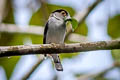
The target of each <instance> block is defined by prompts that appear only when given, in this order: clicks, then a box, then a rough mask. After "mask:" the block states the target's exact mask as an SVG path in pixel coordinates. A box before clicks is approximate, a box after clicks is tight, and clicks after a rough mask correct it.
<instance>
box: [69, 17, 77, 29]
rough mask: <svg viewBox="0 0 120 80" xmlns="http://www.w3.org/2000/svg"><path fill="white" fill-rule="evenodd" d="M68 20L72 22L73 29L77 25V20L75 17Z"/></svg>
mask: <svg viewBox="0 0 120 80" xmlns="http://www.w3.org/2000/svg"><path fill="white" fill-rule="evenodd" d="M68 21H70V22H71V24H72V29H73V31H74V30H75V29H76V28H77V27H78V21H77V20H76V19H74V18H71V19H70V20H68Z"/></svg>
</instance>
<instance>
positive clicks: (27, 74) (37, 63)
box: [21, 56, 44, 80]
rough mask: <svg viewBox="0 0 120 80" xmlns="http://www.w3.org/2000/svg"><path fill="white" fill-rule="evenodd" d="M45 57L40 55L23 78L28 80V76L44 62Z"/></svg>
mask: <svg viewBox="0 0 120 80" xmlns="http://www.w3.org/2000/svg"><path fill="white" fill-rule="evenodd" d="M43 58H44V57H43V56H40V57H39V58H38V61H37V62H35V64H34V65H32V68H31V69H30V70H29V72H27V73H26V74H25V75H24V76H23V78H22V79H21V80H26V79H28V78H29V77H30V75H31V74H32V73H33V72H34V71H35V69H36V68H37V67H38V66H39V65H40V64H41V63H42V61H43Z"/></svg>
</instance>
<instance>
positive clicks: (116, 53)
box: [112, 50, 120, 62]
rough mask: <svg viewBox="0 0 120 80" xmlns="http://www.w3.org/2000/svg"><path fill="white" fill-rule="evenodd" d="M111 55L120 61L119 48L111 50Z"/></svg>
mask: <svg viewBox="0 0 120 80" xmlns="http://www.w3.org/2000/svg"><path fill="white" fill-rule="evenodd" d="M112 57H113V59H114V60H115V61H117V62H120V50H112Z"/></svg>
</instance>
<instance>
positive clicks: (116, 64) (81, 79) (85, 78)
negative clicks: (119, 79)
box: [77, 62, 120, 80]
mask: <svg viewBox="0 0 120 80" xmlns="http://www.w3.org/2000/svg"><path fill="white" fill-rule="evenodd" d="M116 67H120V62H114V63H113V65H111V66H109V67H108V68H106V69H103V70H101V71H98V72H92V73H88V74H85V75H81V76H79V77H78V79H77V80H88V79H90V78H94V79H95V80H96V79H98V78H99V77H101V76H103V75H104V74H106V73H107V72H108V71H110V70H112V69H114V68H116Z"/></svg>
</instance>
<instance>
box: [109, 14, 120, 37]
mask: <svg viewBox="0 0 120 80" xmlns="http://www.w3.org/2000/svg"><path fill="white" fill-rule="evenodd" d="M108 35H109V36H110V37H112V38H119V37H120V14H119V15H116V16H114V17H112V18H110V19H109V21H108Z"/></svg>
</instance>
